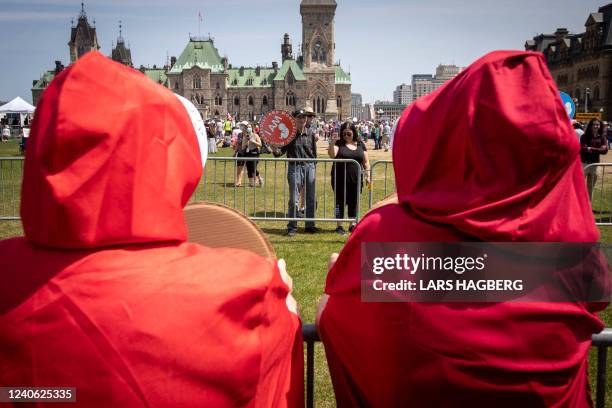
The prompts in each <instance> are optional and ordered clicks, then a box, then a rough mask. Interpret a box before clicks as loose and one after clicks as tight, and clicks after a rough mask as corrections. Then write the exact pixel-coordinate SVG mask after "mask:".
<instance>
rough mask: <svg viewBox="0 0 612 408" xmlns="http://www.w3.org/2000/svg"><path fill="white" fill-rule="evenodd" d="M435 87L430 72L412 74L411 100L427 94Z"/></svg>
mask: <svg viewBox="0 0 612 408" xmlns="http://www.w3.org/2000/svg"><path fill="white" fill-rule="evenodd" d="M434 89H435V85H434V77H433V75H430V74H416V75H413V76H412V100H413V101H415V100H417V99H418V98H420V97H421V96H425V95H429V94H430V93H432V92H433V90H434Z"/></svg>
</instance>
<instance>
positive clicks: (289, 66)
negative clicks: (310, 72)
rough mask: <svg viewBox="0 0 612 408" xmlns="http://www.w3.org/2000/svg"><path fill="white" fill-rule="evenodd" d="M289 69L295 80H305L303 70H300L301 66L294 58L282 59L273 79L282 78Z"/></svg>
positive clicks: (278, 79) (279, 79)
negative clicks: (281, 63)
mask: <svg viewBox="0 0 612 408" xmlns="http://www.w3.org/2000/svg"><path fill="white" fill-rule="evenodd" d="M289 71H291V73H292V74H293V77H294V78H295V80H296V81H305V80H306V77H305V76H304V71H302V68H301V67H300V66H299V64H298V63H297V62H295V60H292V59H286V60H285V61H283V65H282V66H281V67H280V69H279V70H278V73H277V74H276V77H275V78H274V80H275V81H282V80H284V79H285V76H286V75H287V72H289Z"/></svg>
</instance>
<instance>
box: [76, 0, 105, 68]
mask: <svg viewBox="0 0 612 408" xmlns="http://www.w3.org/2000/svg"><path fill="white" fill-rule="evenodd" d="M68 48H69V50H70V63H71V64H72V63H74V62H76V60H77V59H79V58H81V57H82V56H83V55H85V53H87V52H89V51H97V50H99V49H100V44H99V43H98V36H97V35H96V28H95V27H92V26H91V25H90V24H89V22H88V21H87V13H85V4H84V3H83V2H81V12H80V13H79V19H78V21H77V25H76V27H71V29H70V42H69V43H68Z"/></svg>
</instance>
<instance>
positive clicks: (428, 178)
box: [318, 51, 606, 407]
mask: <svg viewBox="0 0 612 408" xmlns="http://www.w3.org/2000/svg"><path fill="white" fill-rule="evenodd" d="M579 151H580V146H579V143H578V141H577V139H576V135H575V133H574V130H573V129H572V126H571V124H570V121H569V118H568V117H567V114H566V112H565V110H564V108H563V105H562V103H561V100H560V97H559V93H558V90H557V88H556V86H555V83H554V81H553V79H552V77H551V75H550V73H549V71H548V69H547V67H546V61H545V60H544V58H543V56H542V55H541V54H539V53H533V52H512V51H507V52H505V51H504V52H502V51H500V52H493V53H491V54H488V55H486V56H484V57H483V58H481V59H480V60H478V61H476V62H475V63H474V64H472V65H471V66H470V67H468V68H467V69H465V70H464V71H462V72H461V73H460V74H459V75H458V76H457V77H456V78H454V79H453V80H451V81H449V82H448V83H447V84H445V85H444V86H443V87H441V88H440V89H438V90H437V91H436V92H434V93H432V94H431V95H429V96H426V97H423V98H420V99H419V100H417V101H416V102H414V103H413V104H412V105H410V106H409V107H408V108H407V109H406V110H405V111H404V112H403V114H402V116H401V119H400V120H399V123H398V125H397V131H396V133H395V140H394V142H393V165H394V170H395V177H396V185H397V196H398V201H399V202H398V203H394V204H393V203H392V204H387V205H384V206H382V207H380V208H377V209H375V210H373V211H372V212H370V213H369V214H367V215H366V216H365V217H364V218H363V219H362V221H361V222H360V223H359V225H358V226H357V228H356V229H355V231H354V233H353V235H352V236H351V238H350V239H349V241H348V242H347V243H346V245H345V247H344V248H343V250H342V252H341V253H340V255H339V257H338V258H337V261H336V262H335V263H333V259H332V265H333V266H331V269H330V271H329V274H328V276H327V282H326V287H325V295H324V298H323V299H322V302H321V304H320V310H319V314H318V330H319V332H320V335H321V338H322V341H323V343H324V345H325V352H326V356H327V359H328V363H329V368H330V372H331V376H332V380H333V385H334V390H335V394H336V401H337V404H338V406H339V407H346V406H372V407H464V406H465V407H468V406H469V407H474V406H478V407H481V406H482V407H517V406H520V407H543V406H547V407H587V406H591V405H592V401H591V396H590V391H589V381H588V374H587V360H586V356H587V352H588V350H589V347H590V346H591V335H592V334H593V333H597V332H599V331H601V330H602V328H603V324H602V322H601V321H600V319H599V318H598V316H597V314H596V312H597V311H598V310H601V309H603V308H604V307H605V306H606V304H605V303H587V302H576V303H569V302H565V303H544V302H541V303H538V302H531V303H529V302H504V303H366V302H363V301H362V300H361V287H360V276H361V243H363V242H462V241H486V242H596V241H597V240H598V238H599V234H598V230H597V228H596V226H595V223H594V219H593V214H592V213H591V207H590V205H589V198H588V195H587V192H586V189H585V183H584V178H583V173H582V169H581V165H580V156H579Z"/></svg>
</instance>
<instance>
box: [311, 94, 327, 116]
mask: <svg viewBox="0 0 612 408" xmlns="http://www.w3.org/2000/svg"><path fill="white" fill-rule="evenodd" d="M325 105H326V101H325V99H324V98H323V97H322V96H315V97H314V98H313V99H312V108H313V109H314V111H315V113H325V108H326V106H325Z"/></svg>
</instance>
